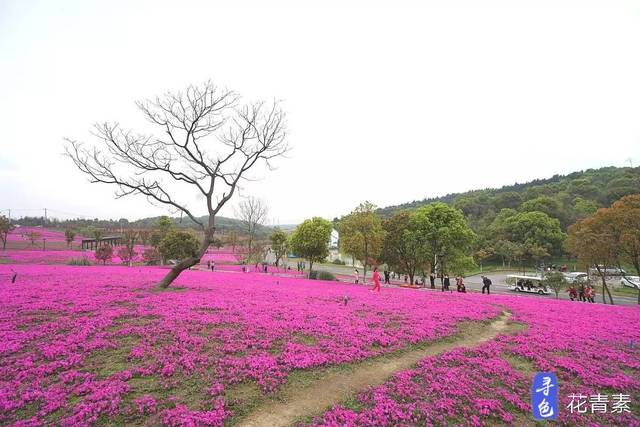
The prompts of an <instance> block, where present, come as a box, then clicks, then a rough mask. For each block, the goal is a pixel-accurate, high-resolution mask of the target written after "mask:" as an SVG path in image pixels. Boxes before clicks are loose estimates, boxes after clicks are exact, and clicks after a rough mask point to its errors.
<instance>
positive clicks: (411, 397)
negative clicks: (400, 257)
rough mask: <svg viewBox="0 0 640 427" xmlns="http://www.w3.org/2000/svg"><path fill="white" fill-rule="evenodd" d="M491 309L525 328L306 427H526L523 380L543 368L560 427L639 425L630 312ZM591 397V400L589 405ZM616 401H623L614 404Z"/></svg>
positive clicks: (639, 369)
mask: <svg viewBox="0 0 640 427" xmlns="http://www.w3.org/2000/svg"><path fill="white" fill-rule="evenodd" d="M475 298H479V296H478V295H476V296H475ZM494 302H495V303H497V304H500V305H502V306H504V307H506V308H507V309H508V310H509V311H511V312H512V313H513V318H512V320H513V321H516V322H520V323H522V324H524V325H526V326H527V328H526V330H524V331H523V332H520V333H518V334H516V335H501V336H499V337H498V338H497V339H496V340H494V341H489V342H487V343H484V344H482V345H480V346H478V347H476V348H474V349H464V348H456V349H454V350H452V351H449V352H447V353H445V354H442V355H438V356H433V357H428V358H425V359H423V360H422V361H421V362H420V363H419V365H418V366H417V367H416V368H415V369H412V370H408V371H404V372H401V373H398V374H396V375H395V376H394V377H393V378H392V379H390V380H389V381H388V382H387V383H385V384H383V385H381V386H379V387H372V388H370V389H369V390H367V391H365V392H363V393H361V394H360V395H359V396H358V399H357V400H358V401H357V404H356V405H351V406H352V407H349V408H347V407H345V406H341V405H336V406H335V407H334V408H333V409H331V410H330V411H327V412H326V413H325V414H324V416H323V417H320V418H318V419H316V420H315V422H314V423H313V424H314V425H316V426H320V425H323V426H392V425H433V424H435V425H446V424H450V425H451V424H455V425H472V426H482V425H496V424H504V425H512V424H530V423H531V422H532V419H531V418H530V416H529V414H530V412H531V406H530V400H529V399H530V387H531V378H532V376H533V374H534V373H535V372H536V371H553V372H555V373H556V375H557V376H558V378H559V382H560V391H559V397H560V417H559V422H560V424H561V425H571V426H575V425H600V426H614V425H615V426H638V425H640V412H639V409H640V329H639V328H638V325H639V324H640V310H638V309H637V308H636V307H633V308H629V307H611V306H605V305H585V304H572V303H568V302H566V301H554V300H547V301H545V302H544V304H542V303H541V302H540V301H539V300H536V299H535V298H518V297H507V296H503V297H499V296H498V297H495V301H494ZM572 396H574V397H572ZM594 396H601V397H599V398H596V399H595V400H596V402H595V405H596V406H592V405H593V404H594ZM616 396H618V397H617V398H616ZM621 396H625V397H621ZM623 400H624V401H629V403H628V404H625V405H622V404H620V403H616V402H620V401H623ZM572 402H573V405H572ZM580 402H582V403H583V404H580ZM598 404H599V406H598ZM570 406H573V407H572V408H571V407H570ZM593 408H595V411H594V410H593ZM572 409H573V411H572ZM627 409H628V411H627ZM572 412H573V413H572Z"/></svg>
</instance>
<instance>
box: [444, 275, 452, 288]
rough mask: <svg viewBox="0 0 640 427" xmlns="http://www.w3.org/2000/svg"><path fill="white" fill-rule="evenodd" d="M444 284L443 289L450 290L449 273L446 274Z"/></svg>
mask: <svg viewBox="0 0 640 427" xmlns="http://www.w3.org/2000/svg"><path fill="white" fill-rule="evenodd" d="M442 286H443V288H444V289H443V291H448V290H449V286H451V281H450V280H449V275H448V274H445V275H444V282H443V284H442Z"/></svg>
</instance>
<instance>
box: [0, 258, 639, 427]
mask: <svg viewBox="0 0 640 427" xmlns="http://www.w3.org/2000/svg"><path fill="white" fill-rule="evenodd" d="M165 272H166V270H165V269H162V268H154V267H131V268H128V267H119V266H107V267H100V266H92V267H73V266H65V265H27V264H11V265H7V264H5V265H0V284H1V285H0V286H1V287H0V298H1V300H2V307H3V310H2V311H1V312H0V316H2V323H1V324H2V328H1V329H0V354H1V355H2V359H1V362H0V423H1V424H3V425H22V426H27V425H29V426H31V425H33V426H35V425H44V424H58V425H66V426H72V425H73V426H76V425H95V424H120V425H130V424H145V425H169V426H174V425H176V426H177V425H223V424H228V423H233V422H234V420H235V418H234V416H236V415H238V414H239V413H241V412H242V408H243V403H244V401H243V398H242V395H241V394H238V393H237V390H238V389H239V388H241V387H244V386H249V387H254V388H255V389H256V390H257V392H258V393H263V394H271V393H274V392H277V391H278V390H279V389H280V387H281V386H282V385H283V384H285V383H286V382H287V381H288V378H289V377H290V376H291V375H292V374H293V373H296V372H303V371H307V370H313V369H316V368H319V367H324V366H333V365H342V364H347V363H357V362H358V361H362V360H365V359H367V358H370V357H374V356H378V355H381V354H385V353H390V352H393V351H394V350H398V349H402V348H405V347H406V346H408V345H412V344H416V343H422V342H425V341H426V342H428V341H433V340H438V339H441V338H445V337H449V336H452V335H453V334H455V333H456V325H457V324H459V322H460V321H463V320H469V321H476V322H478V321H484V320H488V319H491V318H495V317H497V316H499V315H500V314H501V313H502V312H503V311H505V310H507V311H510V312H511V313H512V314H513V316H512V320H513V321H516V322H519V323H521V324H522V325H523V330H522V331H520V332H518V333H516V334H515V335H501V336H499V337H498V338H497V339H496V340H493V341H489V342H486V343H485V344H482V345H480V346H479V347H476V348H473V349H460V348H456V349H454V350H452V351H449V352H446V353H444V354H441V355H438V356H434V357H426V358H424V359H423V360H422V361H421V362H420V363H419V364H418V366H417V367H415V368H414V369H410V370H407V371H403V372H400V373H397V374H396V375H394V376H393V377H392V378H391V379H390V380H389V381H387V382H386V383H385V384H383V385H381V386H378V387H373V388H370V389H368V390H366V391H364V392H362V393H361V394H360V395H359V396H358V397H357V401H356V402H352V403H353V404H350V405H347V406H345V405H336V406H334V407H333V408H331V409H330V410H328V411H327V412H326V413H325V414H324V415H322V416H320V417H317V418H316V419H315V420H314V421H313V424H315V425H370V426H374V425H375V426H379V425H389V426H392V425H425V424H426V425H431V424H436V425H443V424H463V425H495V424H503V425H510V424H522V423H525V424H529V423H530V420H531V418H530V417H529V415H528V412H529V387H530V385H531V384H530V378H531V372H535V371H536V370H546V369H549V370H553V371H555V372H557V374H558V377H559V379H560V381H561V392H560V393H561V394H560V397H561V400H562V402H563V403H565V404H566V403H567V402H565V401H566V397H567V396H569V394H570V393H582V394H593V393H596V392H600V393H608V394H613V393H624V394H629V395H631V401H632V407H631V412H630V413H622V414H606V415H605V414H595V415H582V414H581V415H570V414H568V413H567V412H566V411H565V412H563V413H562V416H561V423H562V424H567V425H576V424H581V425H582V424H587V423H592V424H600V425H638V424H639V420H640V417H639V415H638V397H639V395H640V348H639V346H640V333H639V332H638V324H639V321H640V311H639V310H638V309H637V308H635V307H633V308H626V307H607V306H602V305H587V304H570V303H566V302H562V301H548V300H546V301H545V304H544V305H541V304H540V301H539V300H536V299H532V298H526V297H520V298H518V297H506V296H502V297H500V296H493V295H492V297H491V298H487V297H486V296H482V295H479V294H464V295H460V294H444V293H439V292H434V293H432V292H424V291H415V290H404V289H393V288H389V289H383V290H382V292H381V293H380V294H377V293H371V292H369V291H368V289H367V288H366V287H362V286H355V285H345V284H340V283H336V282H323V281H314V280H306V279H301V278H285V277H279V276H277V275H270V274H257V273H245V274H238V273H236V272H229V273H226V272H213V273H212V272H204V271H202V272H200V271H185V272H184V273H183V274H182V275H181V276H180V277H179V278H178V280H177V281H176V283H175V284H174V286H173V288H172V289H170V290H166V291H162V292H160V291H157V290H155V289H154V288H153V287H154V284H155V283H156V282H157V281H158V280H159V279H160V278H161V277H162V276H163V274H164V273H165ZM14 273H17V277H16V281H15V283H11V278H12V276H13V274H14Z"/></svg>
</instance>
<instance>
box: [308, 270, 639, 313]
mask: <svg viewBox="0 0 640 427" xmlns="http://www.w3.org/2000/svg"><path fill="white" fill-rule="evenodd" d="M315 268H317V269H318V270H323V271H329V272H331V273H333V274H335V275H339V276H340V275H342V276H347V277H345V278H344V280H345V281H349V282H351V281H352V280H351V277H353V270H354V269H353V267H348V266H342V265H333V264H322V265H318V266H317V267H314V269H315ZM360 274H362V270H360ZM508 274H516V273H515V272H497V273H486V274H485V275H486V276H487V277H488V278H489V279H491V282H492V283H493V284H492V285H491V293H495V294H504V295H518V296H523V297H529V298H555V297H556V296H555V294H554V293H553V292H552V293H551V295H537V294H528V293H516V292H514V291H510V290H509V289H508V285H507V284H506V282H505V279H506V277H507V275H508ZM381 276H382V274H381ZM370 280H371V272H370V271H367V282H369V281H370ZM392 282H393V284H396V285H400V284H401V283H402V282H401V281H397V280H393V281H392ZM464 283H465V286H466V288H467V291H468V292H473V291H478V292H480V291H481V290H482V278H481V277H480V275H476V276H469V277H467V278H465V280H464ZM436 287H437V289H438V290H440V285H439V281H438V282H436ZM451 288H452V289H453V291H454V292H455V280H454V279H453V278H451ZM612 297H613V302H614V303H615V304H617V305H638V298H637V297H628V296H619V295H613V294H612ZM559 298H560V299H565V300H568V299H569V294H568V293H567V292H561V293H560V295H559ZM596 303H598V304H602V287H601V286H597V287H596Z"/></svg>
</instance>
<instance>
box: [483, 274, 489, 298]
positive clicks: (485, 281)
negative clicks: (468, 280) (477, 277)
mask: <svg viewBox="0 0 640 427" xmlns="http://www.w3.org/2000/svg"><path fill="white" fill-rule="evenodd" d="M481 277H482V294H484V290H485V289H486V290H487V295H491V291H490V288H491V279H489V278H488V277H487V276H481Z"/></svg>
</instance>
